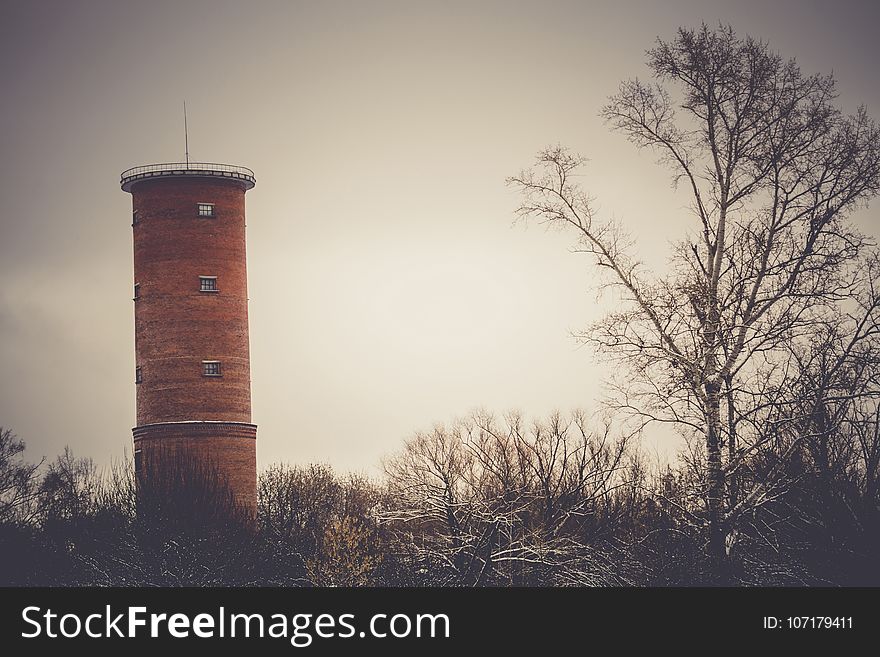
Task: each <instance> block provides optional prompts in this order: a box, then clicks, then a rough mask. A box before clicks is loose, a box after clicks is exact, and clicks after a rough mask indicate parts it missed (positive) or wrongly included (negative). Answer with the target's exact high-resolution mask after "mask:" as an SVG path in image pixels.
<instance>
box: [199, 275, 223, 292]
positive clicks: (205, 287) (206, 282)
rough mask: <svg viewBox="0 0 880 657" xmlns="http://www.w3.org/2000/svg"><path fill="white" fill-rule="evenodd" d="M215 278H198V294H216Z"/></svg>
mask: <svg viewBox="0 0 880 657" xmlns="http://www.w3.org/2000/svg"><path fill="white" fill-rule="evenodd" d="M218 291H219V290H218V289H217V277H216V276H199V292H218Z"/></svg>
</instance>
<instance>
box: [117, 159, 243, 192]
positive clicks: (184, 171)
mask: <svg viewBox="0 0 880 657" xmlns="http://www.w3.org/2000/svg"><path fill="white" fill-rule="evenodd" d="M182 176H187V177H198V178H226V179H233V180H237V181H239V182H240V183H241V184H242V185H243V186H244V188H245V189H251V188H252V187H253V186H254V185H256V184H257V179H256V177H254V172H253V171H251V170H250V169H248V168H247V167H238V166H235V165H232V164H212V163H208V162H169V163H166V164H147V165H145V166H142V167H132V168H131V169H128V170H126V171H123V172H122V177H121V179H120V181H119V184H120V185H122V190H123V191H125V192H130V191H131V188H132V186H133V185H134V184H135V183H138V182H140V181H142V180H150V179H153V178H174V177H182Z"/></svg>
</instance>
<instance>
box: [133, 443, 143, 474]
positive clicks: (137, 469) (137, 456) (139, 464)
mask: <svg viewBox="0 0 880 657" xmlns="http://www.w3.org/2000/svg"><path fill="white" fill-rule="evenodd" d="M143 456H144V455H143V451H141V450H139V449H136V450H134V473H135V474H140V473H141V472H143V469H144V459H143Z"/></svg>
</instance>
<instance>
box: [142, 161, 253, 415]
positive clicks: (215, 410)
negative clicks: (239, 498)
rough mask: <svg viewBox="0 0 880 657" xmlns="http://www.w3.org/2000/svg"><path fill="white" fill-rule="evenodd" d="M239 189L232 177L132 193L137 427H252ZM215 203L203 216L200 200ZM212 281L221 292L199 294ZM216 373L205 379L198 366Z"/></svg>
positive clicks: (156, 183)
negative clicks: (193, 423)
mask: <svg viewBox="0 0 880 657" xmlns="http://www.w3.org/2000/svg"><path fill="white" fill-rule="evenodd" d="M244 194H245V192H244V190H243V189H242V188H241V187H240V186H239V185H238V184H236V183H235V182H234V181H224V180H214V179H210V178H178V179H167V178H165V179H158V180H149V181H144V182H140V183H137V184H136V185H135V186H134V188H133V189H132V199H133V206H134V210H135V211H136V213H137V218H138V221H137V223H136V224H135V225H134V228H133V230H134V276H135V280H134V282H135V283H137V284H138V285H139V299H138V300H137V301H136V302H135V304H134V306H135V352H136V360H137V364H138V365H139V366H140V368H141V375H142V377H143V381H142V383H140V384H139V385H138V388H137V423H138V424H139V425H141V424H150V423H154V422H178V421H184V420H227V421H231V422H250V421H251V393H250V361H249V353H248V316H247V270H246V266H247V265H246V256H245V218H244V217H245V215H244ZM199 202H207V203H213V204H214V210H215V214H216V216H215V217H212V218H208V217H199V216H198V211H197V204H198V203H199ZM200 275H203V276H216V277H217V286H218V289H219V292H217V293H207V292H200V291H199V276H200ZM203 360H218V361H221V363H222V374H223V376H222V377H219V378H211V377H205V376H202V361H203Z"/></svg>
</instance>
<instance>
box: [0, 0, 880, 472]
mask: <svg viewBox="0 0 880 657" xmlns="http://www.w3.org/2000/svg"><path fill="white" fill-rule="evenodd" d="M876 7H877V3H868V2H859V3H856V2H846V1H839V0H838V1H836V2H827V1H813V2H808V1H804V0H793V1H789V2H773V1H768V0H760V1H743V0H738V1H737V2H730V1H729V0H725V1H706V0H699V1H697V0H693V1H679V2H670V1H664V2H655V1H647V0H646V1H643V2H626V1H622V0H615V1H613V2H587V1H580V2H554V1H548V0H541V1H540V2H538V1H533V2H462V3H458V2H449V1H445V0H444V1H443V2H437V1H434V2H413V1H410V2H372V1H366V0H364V1H358V2H355V1H351V2H294V1H285V2H267V1H250V2H246V3H245V2H195V1H190V2H181V1H175V2H120V1H118V0H114V1H112V2H97V1H95V2H78V1H72V0H67V1H64V2H39V1H29V2H11V1H9V0H0V152H2V167H3V169H2V176H0V426H5V427H8V428H11V429H13V430H14V431H15V432H16V433H17V434H18V435H19V437H21V438H22V439H23V440H25V442H26V443H27V445H28V452H27V454H28V457H29V458H32V459H39V458H40V457H41V456H44V455H45V456H47V457H50V458H54V456H55V455H57V454H58V453H59V452H60V451H62V450H63V448H64V446H65V445H70V446H71V447H72V449H73V450H74V453H75V454H77V455H79V456H89V457H92V458H93V459H94V460H95V461H96V462H97V463H98V464H99V465H104V464H107V463H109V462H110V461H111V460H112V459H114V458H118V457H121V456H122V455H123V454H124V453H125V452H126V450H128V451H129V452H130V450H131V447H130V445H131V427H132V426H133V424H134V420H135V413H134V398H135V386H134V336H133V331H134V319H133V307H132V306H133V304H132V301H131V286H132V239H131V226H130V223H131V217H130V208H131V197H130V196H129V195H128V194H126V193H123V192H122V191H121V190H120V189H119V184H118V180H119V173H120V172H121V171H122V170H123V169H126V168H128V167H130V166H134V165H140V164H149V163H154V162H169V161H175V160H180V159H182V158H183V155H184V140H183V117H182V110H181V106H182V103H183V101H184V99H185V100H186V103H187V107H188V112H189V144H190V154H191V159H195V160H202V161H209V162H225V163H231V164H239V165H244V166H248V167H251V168H252V169H253V170H254V171H255V172H256V176H257V186H256V187H255V188H254V189H253V190H252V191H250V192H248V195H247V219H248V222H247V223H248V272H249V294H250V340H251V371H252V381H253V383H252V391H253V416H254V421H255V422H256V423H257V424H258V425H259V429H258V442H257V457H258V463H259V465H260V466H265V465H267V464H269V463H272V462H276V461H289V462H295V463H307V462H312V461H321V462H325V463H329V464H331V465H333V466H335V467H337V468H339V469H340V470H358V471H363V472H367V473H370V474H374V473H376V472H377V471H378V465H379V462H380V459H381V457H382V456H383V455H385V454H388V453H389V452H393V451H394V450H396V449H398V448H399V447H400V445H401V442H402V440H403V439H404V438H406V437H407V436H408V435H410V434H411V433H412V432H413V431H414V430H417V429H427V428H430V427H431V426H432V425H433V424H434V423H436V422H443V421H449V420H451V419H453V418H454V417H456V416H459V415H462V414H465V413H467V412H468V411H469V410H471V409H473V408H475V407H478V406H482V407H485V408H487V409H490V410H494V411H497V412H504V411H507V410H510V409H520V410H521V411H523V412H524V413H526V414H528V415H530V416H537V415H543V414H546V413H548V412H550V411H552V410H553V409H560V410H568V409H572V408H575V407H581V408H585V409H588V410H589V409H594V408H596V405H597V402H598V400H599V399H600V397H601V394H602V386H601V383H602V379H603V376H604V372H603V368H602V366H601V364H600V363H598V361H597V360H596V358H595V357H594V355H593V354H592V353H591V352H590V350H589V349H587V348H582V347H579V346H578V345H577V344H576V342H575V341H574V340H573V338H572V337H571V333H572V331H576V330H578V329H579V328H581V327H583V326H584V325H586V324H587V323H588V322H589V321H591V320H592V319H595V318H597V317H598V316H599V313H600V312H601V309H600V307H599V306H598V305H597V303H596V293H595V289H594V284H595V279H594V274H595V270H594V269H593V267H592V264H591V262H590V261H588V260H587V259H586V258H585V257H583V256H577V255H574V254H571V253H569V251H568V248H569V246H570V245H571V243H572V237H571V236H570V235H565V234H563V233H555V232H554V233H547V232H545V231H544V230H543V229H541V228H540V227H537V226H532V227H525V226H523V225H516V226H514V225H513V224H512V220H513V215H512V211H513V209H514V208H515V207H516V204H517V197H516V195H515V192H514V191H513V190H511V189H508V188H506V187H505V185H504V179H505V177H506V176H508V175H511V174H513V173H516V172H517V171H518V170H519V169H521V168H522V167H524V166H527V165H529V164H530V163H531V161H532V159H533V157H534V155H535V153H536V152H537V151H538V150H539V149H540V148H542V147H543V146H545V145H548V144H555V143H557V142H559V143H563V144H567V145H569V146H570V147H572V148H573V149H575V150H578V151H580V152H581V153H583V154H584V155H586V156H588V157H589V158H590V159H591V162H590V164H589V166H588V167H587V168H586V169H585V171H584V175H583V178H582V181H583V184H584V185H585V186H586V187H587V188H588V189H589V190H590V192H591V193H592V194H593V195H594V196H596V197H597V198H598V205H599V206H600V208H601V210H602V212H603V213H607V214H613V215H614V216H616V217H618V218H619V219H620V220H621V221H622V222H623V223H624V224H625V225H626V226H627V227H628V228H629V229H630V230H631V232H632V233H633V234H634V235H635V236H636V237H637V239H638V241H639V245H640V246H639V248H640V253H641V255H642V257H643V258H644V259H645V260H646V261H647V262H648V263H649V264H651V265H654V266H657V267H662V266H663V263H664V262H665V257H666V253H667V248H666V247H667V241H668V240H669V239H672V238H675V237H677V236H679V235H681V234H682V231H683V230H684V227H685V226H686V225H687V223H688V221H689V217H688V215H687V213H686V211H685V210H684V206H685V204H686V199H685V198H684V197H682V196H677V195H675V194H674V193H673V192H672V191H671V190H670V188H669V179H668V175H667V173H666V172H665V171H664V170H663V169H661V168H659V167H657V166H656V165H655V164H654V163H653V160H652V157H651V156H650V155H649V154H647V153H638V152H637V151H635V150H634V149H633V148H632V147H631V146H630V145H629V144H628V143H627V142H626V140H625V139H624V138H623V137H622V136H620V135H616V134H612V133H609V132H608V130H607V128H606V126H604V125H603V123H602V120H601V119H600V118H598V116H597V113H598V111H599V109H600V107H601V106H602V104H603V103H604V101H605V99H606V98H607V96H608V95H610V94H611V93H613V92H614V91H615V89H616V87H617V85H618V83H619V82H620V81H621V80H623V79H625V78H627V77H634V76H641V77H646V75H647V70H646V68H645V66H644V51H645V49H647V48H649V47H651V46H652V44H653V42H654V40H655V39H656V38H657V37H658V36H659V37H662V38H670V37H672V36H673V35H674V33H675V30H676V28H677V27H679V26H681V25H684V26H698V25H699V23H700V22H701V21H706V22H708V23H710V24H717V22H718V21H722V22H725V23H730V24H732V25H733V26H734V28H735V29H737V30H738V31H739V32H740V33H743V34H746V33H748V34H751V35H753V36H756V37H761V38H763V39H766V40H769V41H770V43H771V46H772V47H773V48H775V49H776V50H778V51H780V52H781V54H783V55H784V56H791V57H796V58H797V59H798V61H799V63H800V64H801V66H802V68H803V69H804V71H805V72H807V73H813V72H829V71H832V70H833V71H834V73H835V74H836V76H837V78H838V81H839V88H840V92H841V98H840V102H841V104H842V105H843V106H844V108H845V109H847V110H853V109H855V108H856V107H857V105H858V104H859V103H865V104H867V105H868V107H869V110H873V112H872V113H873V114H874V116H878V112H880V81H878V73H877V70H878V69H877V66H878V62H880V41H878V39H877V25H878V17H880V16H878V13H880V12H878V10H877V9H876ZM878 217H880V215H878V211H877V210H874V209H870V210H867V211H863V212H861V213H860V215H859V216H858V217H857V220H858V221H859V222H860V224H861V225H862V227H863V228H864V229H865V230H867V231H869V232H872V233H873V234H874V235H877V234H878V233H880V231H878V230H876V229H875V228H876V226H878V225H880V219H878ZM649 441H653V443H652V444H657V445H659V449H661V450H667V451H670V452H672V451H674V450H675V448H676V442H675V439H674V438H673V437H671V436H669V435H665V436H664V435H663V434H659V433H655V434H652V435H651V436H649Z"/></svg>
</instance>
